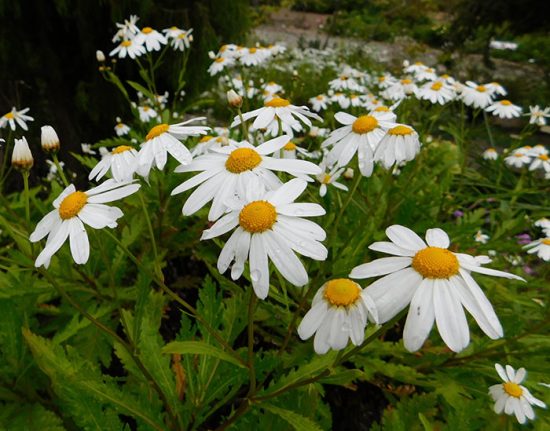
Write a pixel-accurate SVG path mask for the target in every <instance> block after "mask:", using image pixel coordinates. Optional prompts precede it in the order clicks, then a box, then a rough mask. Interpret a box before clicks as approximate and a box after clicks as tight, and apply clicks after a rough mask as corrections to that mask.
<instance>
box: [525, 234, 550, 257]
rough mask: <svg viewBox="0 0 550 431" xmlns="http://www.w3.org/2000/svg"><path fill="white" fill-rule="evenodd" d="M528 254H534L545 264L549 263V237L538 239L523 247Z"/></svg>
mask: <svg viewBox="0 0 550 431" xmlns="http://www.w3.org/2000/svg"><path fill="white" fill-rule="evenodd" d="M523 248H524V249H526V250H527V253H529V254H536V255H537V256H538V257H540V258H541V259H542V260H544V261H545V262H548V261H550V237H547V238H540V239H537V240H535V241H533V242H530V243H529V244H527V245H525V246H523Z"/></svg>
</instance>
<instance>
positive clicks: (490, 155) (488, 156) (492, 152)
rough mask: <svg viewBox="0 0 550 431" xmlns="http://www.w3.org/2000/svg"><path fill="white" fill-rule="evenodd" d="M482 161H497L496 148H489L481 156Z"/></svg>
mask: <svg viewBox="0 0 550 431" xmlns="http://www.w3.org/2000/svg"><path fill="white" fill-rule="evenodd" d="M481 156H482V157H483V159H484V160H496V159H498V152H497V150H496V148H493V147H489V148H487V149H486V150H485V151H484V152H483V154H482V155H481Z"/></svg>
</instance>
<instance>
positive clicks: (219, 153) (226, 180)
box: [172, 135, 321, 221]
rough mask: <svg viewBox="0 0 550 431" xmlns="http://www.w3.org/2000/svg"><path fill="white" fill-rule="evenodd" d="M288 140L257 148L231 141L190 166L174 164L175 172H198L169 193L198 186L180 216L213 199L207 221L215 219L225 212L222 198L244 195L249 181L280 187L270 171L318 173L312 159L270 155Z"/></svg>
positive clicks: (277, 179)
mask: <svg viewBox="0 0 550 431" xmlns="http://www.w3.org/2000/svg"><path fill="white" fill-rule="evenodd" d="M289 140H290V137H289V136H286V135H283V136H279V137H278V138H275V139H271V140H269V141H266V142H264V143H263V144H261V145H259V146H257V147H254V146H253V145H251V144H249V143H248V142H246V141H243V142H240V143H230V144H229V145H227V146H225V147H222V148H214V149H213V150H212V151H211V152H210V153H208V154H206V155H204V156H200V157H197V158H196V159H195V160H193V161H192V162H191V163H190V164H189V165H186V166H179V167H177V168H176V172H197V171H201V173H200V174H198V175H196V176H194V177H192V178H190V179H188V180H187V181H185V182H183V183H182V184H180V185H179V186H178V187H176V188H175V189H174V190H173V191H172V195H175V194H178V193H182V192H184V191H187V190H190V189H192V188H193V187H196V186H199V185H200V186H199V187H198V188H197V189H196V190H195V191H194V192H193V193H191V196H189V198H188V199H187V201H186V202H185V204H184V205H183V209H182V213H183V215H191V214H194V213H196V212H197V211H198V210H200V209H201V208H202V207H204V206H205V205H206V204H207V203H208V202H210V201H213V202H212V207H211V208H210V212H209V214H208V220H210V221H214V220H216V219H218V218H219V217H220V216H221V215H222V214H223V213H224V211H225V209H226V205H225V201H226V200H227V199H229V198H231V197H233V196H235V195H238V196H244V193H245V191H246V187H248V184H249V183H253V184H255V185H256V186H257V187H259V188H262V186H263V187H266V188H267V189H276V188H278V187H280V186H281V184H282V182H281V180H279V178H278V177H277V175H275V174H274V173H273V172H272V171H281V172H286V173H289V174H290V175H293V176H299V175H300V176H301V175H316V174H318V173H320V172H321V169H320V168H319V167H318V166H317V165H315V164H313V163H311V162H308V161H305V160H290V159H277V158H274V157H270V156H269V155H270V154H273V153H275V152H278V151H279V150H280V149H281V148H283V147H284V146H285V145H286V144H287V143H288V142H289Z"/></svg>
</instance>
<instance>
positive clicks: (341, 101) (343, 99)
mask: <svg viewBox="0 0 550 431" xmlns="http://www.w3.org/2000/svg"><path fill="white" fill-rule="evenodd" d="M330 101H331V102H333V103H338V105H339V106H340V108H342V109H348V108H349V105H350V104H351V101H350V100H349V97H348V96H346V95H345V94H344V93H339V92H338V93H334V94H333V95H332V96H331V98H330Z"/></svg>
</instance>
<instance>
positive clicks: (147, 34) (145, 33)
mask: <svg viewBox="0 0 550 431" xmlns="http://www.w3.org/2000/svg"><path fill="white" fill-rule="evenodd" d="M134 40H135V42H136V43H137V44H140V45H145V49H146V50H147V51H149V52H152V51H160V49H161V48H162V45H166V44H167V43H168V41H167V40H166V37H164V36H163V35H162V34H160V33H159V32H158V31H156V30H154V29H153V28H151V27H143V28H142V29H141V31H140V32H139V34H138V35H137V36H136V37H135V39H134Z"/></svg>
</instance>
